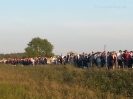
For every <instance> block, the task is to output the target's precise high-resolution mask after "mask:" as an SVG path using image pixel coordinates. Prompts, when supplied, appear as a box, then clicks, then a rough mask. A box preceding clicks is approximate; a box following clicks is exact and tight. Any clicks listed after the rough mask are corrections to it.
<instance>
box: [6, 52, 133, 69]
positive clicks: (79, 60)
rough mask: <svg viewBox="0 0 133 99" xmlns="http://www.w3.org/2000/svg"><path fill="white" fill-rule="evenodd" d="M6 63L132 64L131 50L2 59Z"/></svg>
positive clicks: (109, 67)
mask: <svg viewBox="0 0 133 99" xmlns="http://www.w3.org/2000/svg"><path fill="white" fill-rule="evenodd" d="M4 63H6V64H12V65H14V66H16V65H18V64H21V65H22V66H28V65H33V66H35V65H48V64H49V65H66V64H70V65H72V66H75V67H79V68H92V67H93V66H97V67H101V68H103V67H106V69H111V68H112V69H115V68H116V67H118V69H121V68H132V64H133V51H130V52H129V51H127V50H125V51H121V50H119V52H118V53H116V52H115V51H113V52H105V51H104V52H99V53H94V52H92V53H90V54H87V53H86V54H85V53H82V54H74V53H69V54H67V55H66V56H62V55H60V56H53V57H50V58H47V57H36V58H22V59H7V60H4Z"/></svg>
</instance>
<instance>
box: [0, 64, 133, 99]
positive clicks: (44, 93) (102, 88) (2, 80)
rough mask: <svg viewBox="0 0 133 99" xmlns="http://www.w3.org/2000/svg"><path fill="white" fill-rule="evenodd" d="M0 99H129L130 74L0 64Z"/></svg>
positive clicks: (131, 94) (132, 73)
mask: <svg viewBox="0 0 133 99" xmlns="http://www.w3.org/2000/svg"><path fill="white" fill-rule="evenodd" d="M0 99H133V70H127V69H125V70H109V71H107V70H105V69H97V68H93V69H79V68H75V67H72V66H69V65H67V66H34V67H33V66H28V67H24V66H12V65H6V64H0Z"/></svg>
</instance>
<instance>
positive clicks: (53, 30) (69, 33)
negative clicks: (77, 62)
mask: <svg viewBox="0 0 133 99" xmlns="http://www.w3.org/2000/svg"><path fill="white" fill-rule="evenodd" d="M132 10H133V0H106V1H105V0H0V53H21V52H24V51H25V50H24V49H25V48H26V47H27V44H28V43H29V42H30V41H31V40H32V38H35V37H40V38H42V39H47V40H48V41H49V42H51V44H52V45H54V49H53V52H54V53H55V54H58V55H59V54H61V53H62V54H63V55H65V54H66V53H67V52H70V51H73V52H76V53H82V52H85V53H90V52H92V51H94V52H95V51H103V50H104V45H106V50H107V51H118V50H120V49H121V50H125V49H127V50H133V43H132V42H133V40H132V39H133V11H132Z"/></svg>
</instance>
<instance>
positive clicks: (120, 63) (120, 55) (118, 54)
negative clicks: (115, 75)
mask: <svg viewBox="0 0 133 99" xmlns="http://www.w3.org/2000/svg"><path fill="white" fill-rule="evenodd" d="M117 61H118V68H119V69H120V68H122V51H121V50H119V53H117Z"/></svg>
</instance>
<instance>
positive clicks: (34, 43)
mask: <svg viewBox="0 0 133 99" xmlns="http://www.w3.org/2000/svg"><path fill="white" fill-rule="evenodd" d="M53 48H54V46H53V45H52V44H51V43H50V42H49V41H48V40H47V39H41V38H40V37H35V38H32V40H31V41H30V42H29V43H28V44H27V47H26V48H25V52H23V53H10V54H0V59H3V58H31V57H33V58H34V57H44V56H45V57H51V56H54V53H53V52H52V51H53Z"/></svg>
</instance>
